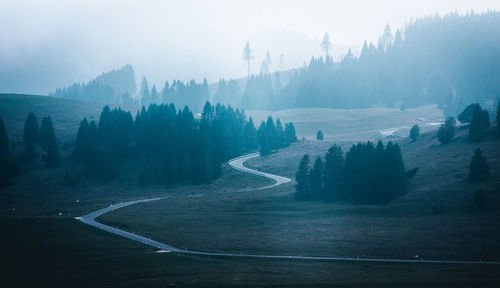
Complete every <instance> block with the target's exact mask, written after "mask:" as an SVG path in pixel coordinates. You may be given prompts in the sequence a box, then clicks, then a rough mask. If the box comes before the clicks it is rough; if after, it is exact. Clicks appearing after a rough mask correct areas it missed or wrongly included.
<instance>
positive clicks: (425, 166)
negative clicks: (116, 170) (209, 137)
mask: <svg viewBox="0 0 500 288" xmlns="http://www.w3.org/2000/svg"><path fill="white" fill-rule="evenodd" d="M102 106H103V105H102V104H95V103H87V102H80V101H74V100H65V99H57V98H50V97H46V96H30V95H0V114H1V115H2V117H3V118H4V121H5V123H6V128H7V131H8V133H9V137H10V139H11V141H14V143H15V144H16V146H17V148H16V151H17V152H16V153H19V151H20V150H21V148H22V145H21V144H20V143H21V141H22V129H23V128H22V127H23V124H24V119H25V118H26V115H27V114H28V113H29V112H34V113H35V114H36V115H37V116H38V117H42V116H44V115H49V114H50V115H51V116H52V119H53V123H54V127H55V130H56V131H55V132H56V136H57V137H58V140H59V145H60V149H61V151H62V154H63V156H64V157H65V158H63V159H62V162H61V165H60V167H57V168H50V169H47V168H45V167H44V166H43V164H42V162H41V161H38V162H35V163H33V164H32V165H30V166H29V167H25V169H24V171H23V173H22V175H21V176H20V177H18V178H16V179H15V180H14V184H13V185H12V186H11V187H9V188H8V189H4V190H1V191H0V225H1V227H3V228H4V230H3V232H2V233H3V235H4V237H1V238H0V250H1V251H0V253H1V255H2V256H3V258H2V259H3V260H4V261H5V263H6V265H4V267H5V268H4V269H2V272H3V273H4V274H5V275H3V276H2V279H3V280H2V282H3V283H6V284H7V285H6V287H33V286H49V285H51V286H69V287H80V286H82V287H89V286H90V287H136V286H141V287H206V286H211V287H235V286H241V287H242V286H245V287H248V286H253V287H255V286H273V287H280V286H281V287H304V286H317V287H327V286H328V287H330V286H338V287H366V286H370V287H401V286H404V287H422V286H425V287H443V286H452V287H471V286H473V287H480V286H483V287H491V286H495V285H496V284H497V283H499V281H500V267H496V266H471V265H429V264H380V263H346V262H324V261H289V260H266V259H237V258H232V259H230V258H224V257H203V256H189V255H176V254H172V253H162V254H159V253H156V251H155V250H154V249H152V248H150V247H147V246H144V245H142V244H140V243H136V242H133V241H130V240H127V239H122V238H120V237H117V236H115V235H112V234H110V233H107V232H103V231H99V230H97V229H94V228H92V227H89V226H86V225H84V224H82V223H80V222H79V221H77V220H75V219H74V218H73V217H75V216H80V215H82V214H85V213H89V212H91V211H94V210H96V209H99V208H101V207H104V206H107V205H110V204H113V203H117V202H122V201H127V200H133V199H139V198H148V197H158V196H162V197H168V198H167V199H165V200H161V201H156V202H150V203H144V204H137V205H133V206H130V207H126V208H123V209H119V210H117V211H114V212H111V213H109V214H106V215H103V216H102V217H100V218H99V219H98V220H99V221H102V222H103V223H106V224H110V225H113V226H116V227H120V228H123V229H124V230H127V231H131V232H134V233H138V234H141V235H143V236H149V237H151V238H153V239H155V240H159V241H162V242H165V243H167V244H171V245H173V246H176V247H178V248H189V249H197V250H202V251H224V252H229V251H231V252H237V253H238V252H244V253H262V254H264V253H269V254H283V255H289V254H290V255H291V254H293V255H328V256H359V257H363V256H366V257H381V258H384V257H395V258H404V259H415V257H417V258H424V259H465V260H480V259H483V260H498V259H500V241H499V240H500V231H499V229H500V227H499V226H498V223H499V220H500V213H499V211H500V191H499V190H498V187H500V161H499V159H500V155H499V150H498V147H499V143H500V141H499V139H498V138H494V137H488V138H487V139H486V140H484V141H482V142H480V143H471V142H469V141H468V140H467V139H466V138H467V137H466V134H467V131H465V130H461V131H460V132H459V134H458V136H457V137H456V139H454V140H453V141H452V142H451V143H450V144H448V145H444V146H441V145H439V142H438V141H437V139H436V136H435V132H432V131H430V130H432V129H435V127H428V129H429V130H424V131H427V132H428V133H426V134H424V135H423V136H422V137H421V138H420V139H419V140H418V141H416V142H410V141H409V140H408V139H407V138H391V140H392V141H397V142H398V143H399V144H400V145H401V148H402V152H403V157H404V158H405V164H406V167H407V169H411V168H414V167H419V168H420V170H419V172H418V174H417V175H416V176H415V177H414V178H413V179H412V180H411V181H410V182H409V191H408V194H406V195H404V196H403V197H401V198H399V199H396V200H394V201H392V202H391V203H389V204H388V205H384V206H376V205H353V204H349V203H323V202H297V201H295V200H294V199H293V193H294V186H293V183H291V184H287V185H283V186H280V187H276V188H273V189H268V190H256V191H243V190H244V188H247V187H259V186H263V185H266V184H269V183H270V181H269V180H267V179H263V178H261V177H258V176H253V175H248V174H245V173H242V172H239V171H235V170H233V169H231V168H230V167H228V166H227V165H224V167H223V176H222V177H221V178H219V179H217V180H216V181H214V182H213V183H211V184H203V185H175V186H165V185H151V186H142V185H141V184H140V181H139V179H138V177H137V173H135V172H136V171H135V170H136V169H137V167H136V166H135V164H136V163H134V162H133V161H130V162H128V163H125V164H124V165H123V168H122V171H121V173H120V176H119V177H118V178H116V179H113V180H110V181H101V180H95V179H92V178H88V177H85V176H84V175H83V167H82V166H81V165H78V164H76V163H74V162H73V161H72V160H71V159H69V158H67V156H68V155H69V154H70V152H71V150H72V146H71V145H72V143H73V142H74V137H75V135H76V131H77V128H78V125H79V122H80V120H81V119H82V118H83V117H89V118H93V119H97V118H98V115H99V113H100V111H101V109H102ZM127 110H128V109H127ZM323 110H324V111H323ZM249 114H250V115H252V116H253V117H255V118H254V119H255V120H257V121H260V119H261V118H262V119H264V118H265V116H267V114H268V112H264V111H262V112H259V111H250V112H249ZM271 114H272V115H273V116H275V117H276V116H279V117H280V118H281V120H282V121H283V122H288V121H293V122H294V123H295V126H296V128H297V134H298V136H299V137H302V136H305V138H306V140H305V141H299V142H298V143H295V144H293V145H292V146H291V147H289V148H286V149H282V150H280V151H279V152H277V153H275V154H272V155H269V156H266V157H263V158H259V159H252V160H250V161H249V162H248V163H247V164H248V166H251V167H253V168H256V169H259V170H264V171H267V172H271V173H276V174H279V175H284V176H288V177H293V176H294V174H295V171H296V169H297V165H298V161H299V159H300V157H301V156H302V155H303V154H305V153H308V154H310V155H311V156H312V158H314V157H316V156H323V155H324V153H325V152H326V150H327V149H328V148H329V147H330V146H331V145H332V144H333V143H338V144H341V145H342V147H343V148H344V150H345V149H347V148H348V147H349V146H350V145H351V144H352V143H355V142H356V141H360V140H366V139H373V140H377V139H384V141H387V140H388V139H386V138H385V137H383V136H382V135H381V134H380V133H379V131H380V130H382V129H387V128H394V127H406V126H409V125H411V124H413V123H419V120H417V119H418V118H419V117H421V118H425V120H426V121H428V122H434V121H438V120H439V119H440V118H441V117H442V116H441V114H440V112H439V111H438V110H437V109H436V108H435V107H434V106H426V107H420V108H414V109H407V110H406V111H402V112H401V111H399V110H396V109H386V108H373V109H362V110H353V111H340V110H330V109H293V110H286V111H278V112H272V113H271ZM259 115H260V116H259ZM259 117H261V118H259ZM322 119H323V120H322ZM257 121H256V123H258V122H257ZM426 129H427V128H426ZM317 130H323V132H324V133H325V139H326V140H325V141H316V140H311V139H312V138H314V136H315V134H316V131H317ZM400 133H406V132H400ZM349 135H350V136H349ZM18 144H19V145H18ZM476 147H481V148H482V149H483V150H484V153H485V155H486V156H487V157H488V159H489V163H490V166H491V173H492V177H491V179H490V180H488V181H486V182H483V183H480V184H475V183H470V182H468V181H467V180H465V178H466V177H467V171H468V165H469V161H470V159H471V157H472V153H473V150H474V149H475V148H476ZM423 156H425V158H424V157H423ZM426 158H427V159H432V161H426V160H425V159H426ZM67 171H70V172H71V173H72V174H74V175H75V177H76V179H77V181H76V183H74V184H68V183H66V182H65V181H64V175H65V173H66V172H67ZM480 188H481V189H483V190H484V191H485V194H486V197H487V206H486V207H485V208H484V209H477V208H475V207H474V201H473V193H474V191H476V190H477V189H480Z"/></svg>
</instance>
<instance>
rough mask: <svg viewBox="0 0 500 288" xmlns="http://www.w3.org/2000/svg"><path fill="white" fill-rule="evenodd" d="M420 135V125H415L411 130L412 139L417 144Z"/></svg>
mask: <svg viewBox="0 0 500 288" xmlns="http://www.w3.org/2000/svg"><path fill="white" fill-rule="evenodd" d="M419 135H420V127H418V125H417V124H415V125H413V127H411V129H410V139H411V140H412V141H414V142H415V141H417V139H418V136H419Z"/></svg>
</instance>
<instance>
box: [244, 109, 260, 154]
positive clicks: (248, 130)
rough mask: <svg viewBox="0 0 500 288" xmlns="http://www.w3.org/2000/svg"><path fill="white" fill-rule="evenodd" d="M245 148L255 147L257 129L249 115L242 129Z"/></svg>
mask: <svg viewBox="0 0 500 288" xmlns="http://www.w3.org/2000/svg"><path fill="white" fill-rule="evenodd" d="M244 143H245V144H244V145H245V150H253V149H255V148H256V147H257V131H256V130H255V125H254V124H253V119H252V117H250V119H248V122H247V123H246V125H245V131H244Z"/></svg>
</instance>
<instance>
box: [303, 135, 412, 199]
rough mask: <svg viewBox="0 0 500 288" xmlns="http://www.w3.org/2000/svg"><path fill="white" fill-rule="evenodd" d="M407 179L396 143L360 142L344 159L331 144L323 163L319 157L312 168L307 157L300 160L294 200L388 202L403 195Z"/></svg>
mask: <svg viewBox="0 0 500 288" xmlns="http://www.w3.org/2000/svg"><path fill="white" fill-rule="evenodd" d="M306 175H307V176H306ZM407 179H408V177H407V173H406V172H405V167H404V162H403V158H402V156H401V150H400V148H399V145H398V144H393V143H392V142H389V143H387V145H386V146H384V144H383V143H382V142H380V141H379V142H378V143H377V145H376V146H375V145H374V144H373V143H372V142H366V143H359V144H357V145H353V146H352V147H351V149H350V150H349V151H348V152H347V153H346V155H345V158H344V156H343V153H342V149H341V148H340V147H339V146H337V145H334V146H332V147H331V148H330V149H329V150H328V152H327V154H326V155H325V162H324V163H323V160H322V159H321V158H320V157H318V158H317V159H316V160H315V162H314V166H313V167H312V169H310V168H309V157H308V156H307V155H305V156H304V157H303V158H302V160H301V162H300V164H299V169H298V171H297V174H296V182H297V185H296V198H297V199H300V200H325V201H336V200H347V201H351V202H353V203H368V204H378V203H387V202H389V201H391V200H392V199H394V198H397V197H399V196H401V195H403V194H405V193H406V189H407V188H406V183H407Z"/></svg>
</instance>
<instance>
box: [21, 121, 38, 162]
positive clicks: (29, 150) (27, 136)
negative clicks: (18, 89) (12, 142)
mask: <svg viewBox="0 0 500 288" xmlns="http://www.w3.org/2000/svg"><path fill="white" fill-rule="evenodd" d="M38 130H39V129H38V120H37V118H36V116H35V114H33V113H30V114H28V117H27V118H26V121H25V122H24V134H23V138H24V157H25V159H26V160H27V161H31V160H33V159H35V158H36V150H35V143H36V142H37V141H38V133H39V131H38Z"/></svg>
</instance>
